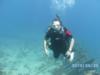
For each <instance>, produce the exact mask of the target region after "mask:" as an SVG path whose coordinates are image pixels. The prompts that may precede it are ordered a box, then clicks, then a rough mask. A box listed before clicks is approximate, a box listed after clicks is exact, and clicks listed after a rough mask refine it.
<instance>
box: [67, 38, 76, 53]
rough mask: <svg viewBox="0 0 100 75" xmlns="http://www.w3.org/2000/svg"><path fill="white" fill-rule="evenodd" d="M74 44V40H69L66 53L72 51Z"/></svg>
mask: <svg viewBox="0 0 100 75" xmlns="http://www.w3.org/2000/svg"><path fill="white" fill-rule="evenodd" d="M74 43H75V40H74V38H72V39H71V42H70V46H69V49H68V51H70V52H71V51H72V49H73V46H74Z"/></svg>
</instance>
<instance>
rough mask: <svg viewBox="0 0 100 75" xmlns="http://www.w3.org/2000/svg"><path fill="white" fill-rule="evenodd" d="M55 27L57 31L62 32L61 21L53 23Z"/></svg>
mask: <svg viewBox="0 0 100 75" xmlns="http://www.w3.org/2000/svg"><path fill="white" fill-rule="evenodd" d="M53 27H54V28H55V29H56V30H60V29H61V25H60V22H59V21H54V22H53Z"/></svg>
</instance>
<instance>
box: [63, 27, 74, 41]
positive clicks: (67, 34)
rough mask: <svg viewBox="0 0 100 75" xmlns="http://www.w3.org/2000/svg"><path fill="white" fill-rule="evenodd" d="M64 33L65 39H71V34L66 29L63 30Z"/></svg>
mask: <svg viewBox="0 0 100 75" xmlns="http://www.w3.org/2000/svg"><path fill="white" fill-rule="evenodd" d="M64 32H65V36H66V38H67V39H71V38H72V37H73V36H72V33H71V32H70V31H69V30H68V29H67V28H64Z"/></svg>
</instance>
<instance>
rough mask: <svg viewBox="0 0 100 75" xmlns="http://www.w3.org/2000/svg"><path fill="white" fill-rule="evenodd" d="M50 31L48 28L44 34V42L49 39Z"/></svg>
mask: <svg viewBox="0 0 100 75" xmlns="http://www.w3.org/2000/svg"><path fill="white" fill-rule="evenodd" d="M50 31H51V28H48V31H47V32H46V35H45V40H48V39H49V38H50Z"/></svg>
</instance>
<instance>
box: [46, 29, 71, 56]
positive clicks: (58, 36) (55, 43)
mask: <svg viewBox="0 0 100 75" xmlns="http://www.w3.org/2000/svg"><path fill="white" fill-rule="evenodd" d="M66 31H67V29H66V28H64V31H57V30H54V29H53V28H50V29H49V30H48V32H47V33H46V36H45V39H46V41H48V40H49V42H50V43H51V45H49V44H48V46H49V48H50V49H51V50H53V53H54V57H55V58H58V57H59V55H60V54H63V55H64V56H65V53H66V51H67V49H68V48H69V43H70V39H71V38H72V35H68V36H67V35H66V33H65V32H66Z"/></svg>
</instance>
